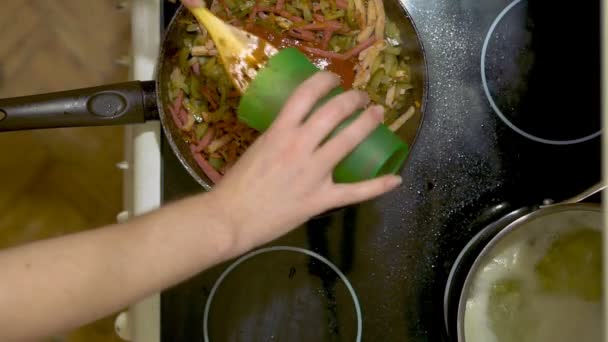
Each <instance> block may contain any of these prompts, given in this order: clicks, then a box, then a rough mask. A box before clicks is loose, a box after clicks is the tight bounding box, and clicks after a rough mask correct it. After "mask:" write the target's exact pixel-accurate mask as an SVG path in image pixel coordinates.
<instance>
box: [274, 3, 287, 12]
mask: <svg viewBox="0 0 608 342" xmlns="http://www.w3.org/2000/svg"><path fill="white" fill-rule="evenodd" d="M283 7H285V0H277V5H276V7H275V8H276V9H277V11H282V10H283Z"/></svg>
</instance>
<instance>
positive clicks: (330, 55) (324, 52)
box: [300, 46, 348, 61]
mask: <svg viewBox="0 0 608 342" xmlns="http://www.w3.org/2000/svg"><path fill="white" fill-rule="evenodd" d="M300 48H301V49H302V50H304V51H306V52H310V53H312V54H315V55H317V56H320V57H325V58H333V59H338V60H342V61H344V60H347V59H348V58H346V55H343V54H341V53H335V52H331V51H327V50H323V49H317V48H313V47H310V46H301V47H300Z"/></svg>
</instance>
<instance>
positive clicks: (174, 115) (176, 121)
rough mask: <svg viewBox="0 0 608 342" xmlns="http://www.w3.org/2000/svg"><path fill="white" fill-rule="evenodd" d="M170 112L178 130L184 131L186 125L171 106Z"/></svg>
mask: <svg viewBox="0 0 608 342" xmlns="http://www.w3.org/2000/svg"><path fill="white" fill-rule="evenodd" d="M169 112H170V113H171V117H172V118H173V122H174V123H175V126H177V128H178V129H180V130H181V129H182V127H184V124H183V123H182V120H181V119H180V118H179V116H178V114H177V113H178V112H177V111H176V110H175V108H173V107H171V106H169Z"/></svg>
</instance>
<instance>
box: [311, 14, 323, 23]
mask: <svg viewBox="0 0 608 342" xmlns="http://www.w3.org/2000/svg"><path fill="white" fill-rule="evenodd" d="M312 17H313V18H315V20H316V21H320V22H324V21H325V17H324V16H323V15H322V14H318V13H315V14H313V15H312Z"/></svg>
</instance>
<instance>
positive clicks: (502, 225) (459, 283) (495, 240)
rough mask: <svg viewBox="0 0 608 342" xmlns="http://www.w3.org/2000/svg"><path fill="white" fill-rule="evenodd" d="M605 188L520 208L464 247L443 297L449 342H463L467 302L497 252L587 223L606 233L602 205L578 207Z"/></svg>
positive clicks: (596, 187)
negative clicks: (523, 241) (518, 243)
mask: <svg viewBox="0 0 608 342" xmlns="http://www.w3.org/2000/svg"><path fill="white" fill-rule="evenodd" d="M604 188H605V186H604V185H602V184H597V185H595V186H593V187H592V188H590V189H589V190H587V191H585V192H584V193H582V194H581V195H579V196H576V197H574V198H571V199H569V200H566V201H564V202H561V203H559V204H549V205H542V206H537V207H531V208H521V209H519V210H517V211H514V212H511V213H510V214H508V215H505V216H503V217H502V218H501V219H499V220H497V221H495V222H493V223H492V224H490V225H488V226H487V227H486V228H484V229H482V230H481V231H480V232H479V233H478V234H477V235H475V237H474V238H473V239H471V240H470V241H469V243H468V244H467V245H466V246H465V247H464V249H463V250H462V252H461V253H460V254H459V256H458V258H457V259H456V261H455V263H454V266H453V267H452V270H451V272H450V275H449V277H448V282H447V285H446V290H445V294H444V320H445V328H446V330H447V332H448V336H449V338H450V340H454V341H456V340H457V341H460V342H464V341H466V339H465V314H466V310H467V301H468V299H469V297H470V295H471V294H472V293H474V291H475V288H474V284H475V279H476V278H477V275H478V274H479V272H481V271H482V269H483V267H484V266H485V265H487V264H488V261H489V260H492V258H493V257H494V256H495V253H497V251H498V250H500V249H502V248H504V247H505V246H506V245H507V244H510V243H515V242H520V241H522V240H523V239H525V238H529V237H530V236H532V235H534V234H536V235H534V236H539V235H541V236H547V235H548V234H557V233H556V232H557V231H558V230H559V231H560V232H567V231H568V230H571V229H572V228H574V226H573V221H576V222H579V221H581V222H582V221H585V222H586V224H587V226H588V227H589V228H594V229H596V230H598V231H602V230H603V226H602V211H601V205H599V204H590V203H579V202H581V201H583V200H585V199H587V198H588V197H590V196H592V195H594V194H596V193H598V192H600V191H602V190H603V189H604Z"/></svg>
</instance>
